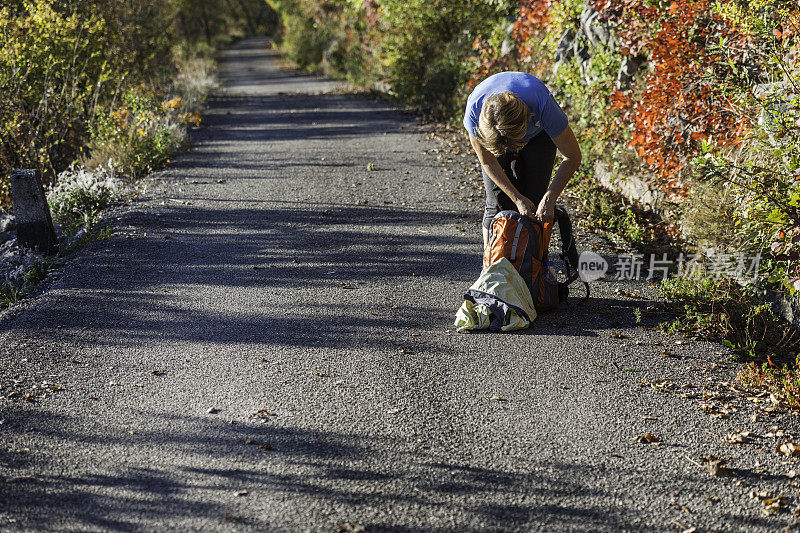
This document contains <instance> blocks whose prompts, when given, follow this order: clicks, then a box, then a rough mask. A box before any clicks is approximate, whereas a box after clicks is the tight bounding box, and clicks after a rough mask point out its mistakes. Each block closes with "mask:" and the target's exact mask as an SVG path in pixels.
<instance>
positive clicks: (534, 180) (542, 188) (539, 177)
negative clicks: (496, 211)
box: [512, 132, 578, 268]
mask: <svg viewBox="0 0 800 533" xmlns="http://www.w3.org/2000/svg"><path fill="white" fill-rule="evenodd" d="M555 160H556V145H555V144H554V143H553V140H552V139H551V138H550V136H549V135H547V134H546V133H545V132H542V133H540V134H539V135H537V136H536V137H534V138H533V139H531V140H530V141H528V143H527V144H526V145H525V147H524V148H523V149H522V150H521V151H520V157H519V159H518V160H517V162H516V164H515V165H512V166H514V167H515V168H514V169H513V170H514V171H515V172H516V173H517V176H518V179H519V181H521V182H522V183H524V185H523V186H524V187H525V192H522V190H520V192H522V194H524V195H526V196H527V197H528V198H530V199H531V201H532V202H533V203H535V204H537V206H538V204H539V202H541V201H542V197H543V196H544V193H546V192H547V188H548V187H549V186H550V180H551V178H552V175H553V167H554V166H555ZM555 222H556V223H557V224H558V230H559V233H560V235H561V245H562V250H561V251H562V254H564V256H565V257H566V260H567V261H569V263H570V266H571V267H573V268H577V266H578V251H577V249H576V247H575V237H574V235H573V233H572V222H571V221H570V219H569V214H568V213H567V211H566V209H564V208H563V207H556V212H555Z"/></svg>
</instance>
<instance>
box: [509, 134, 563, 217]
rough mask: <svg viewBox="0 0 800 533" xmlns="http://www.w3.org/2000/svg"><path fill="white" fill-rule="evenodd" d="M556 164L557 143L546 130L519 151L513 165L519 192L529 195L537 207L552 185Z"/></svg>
mask: <svg viewBox="0 0 800 533" xmlns="http://www.w3.org/2000/svg"><path fill="white" fill-rule="evenodd" d="M555 164H556V145H555V143H553V140H552V139H551V138H550V136H549V135H547V133H545V132H541V133H540V134H538V135H537V136H535V137H534V138H532V139H531V140H529V141H528V142H527V143H526V144H525V146H523V147H522V149H521V150H520V151H519V157H517V158H516V159H515V161H514V162H513V163H512V165H511V169H512V172H513V174H514V178H515V180H516V182H518V183H519V184H520V186H519V187H517V188H518V189H519V192H521V193H522V194H524V195H525V196H527V197H528V198H529V199H530V200H531V201H532V202H533V203H534V204H535V205H536V206H537V207H538V205H539V202H541V201H542V197H543V196H544V193H546V192H547V188H548V187H549V186H550V180H551V179H552V177H553V167H554V166H555Z"/></svg>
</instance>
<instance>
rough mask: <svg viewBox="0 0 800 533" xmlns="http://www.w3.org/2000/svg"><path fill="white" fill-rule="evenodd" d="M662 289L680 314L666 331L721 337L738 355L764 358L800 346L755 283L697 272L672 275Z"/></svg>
mask: <svg viewBox="0 0 800 533" xmlns="http://www.w3.org/2000/svg"><path fill="white" fill-rule="evenodd" d="M660 289H661V292H662V294H663V295H664V297H665V298H666V299H667V301H668V302H669V303H670V305H671V307H672V309H673V310H674V311H675V312H676V313H677V315H678V318H676V319H675V320H674V321H672V322H669V323H666V324H665V325H664V327H665V329H667V330H668V331H670V332H681V333H685V334H690V335H694V336H700V337H704V338H709V339H716V340H720V341H723V342H724V343H725V344H726V345H727V346H729V347H731V348H733V349H735V350H737V351H739V352H740V353H742V354H746V355H749V356H751V357H756V358H758V359H761V360H763V359H764V358H765V357H770V356H771V357H775V356H777V357H779V358H786V357H789V358H790V359H791V360H792V361H791V362H792V363H794V360H793V359H794V354H795V353H796V351H797V349H798V347H800V331H799V330H798V329H797V328H795V327H794V326H792V325H791V324H788V323H786V322H785V321H783V320H781V319H780V318H779V317H777V316H776V315H775V313H774V312H773V311H772V309H771V308H770V306H769V304H766V303H764V301H763V299H762V297H761V296H760V295H759V294H758V291H757V290H756V288H755V287H754V286H753V285H740V284H739V283H737V282H736V281H735V280H732V279H729V278H711V277H706V276H703V275H702V274H700V275H692V276H682V277H673V278H670V279H667V280H664V281H662V282H661V285H660Z"/></svg>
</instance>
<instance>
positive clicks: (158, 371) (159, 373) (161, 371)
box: [150, 370, 167, 376]
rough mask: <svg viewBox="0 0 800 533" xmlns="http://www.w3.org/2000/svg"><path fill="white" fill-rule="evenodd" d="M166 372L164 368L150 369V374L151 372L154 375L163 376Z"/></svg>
mask: <svg viewBox="0 0 800 533" xmlns="http://www.w3.org/2000/svg"><path fill="white" fill-rule="evenodd" d="M166 373H167V372H166V370H151V371H150V374H152V375H154V376H163V375H164V374H166Z"/></svg>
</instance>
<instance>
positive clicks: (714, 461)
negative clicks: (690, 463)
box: [700, 455, 728, 476]
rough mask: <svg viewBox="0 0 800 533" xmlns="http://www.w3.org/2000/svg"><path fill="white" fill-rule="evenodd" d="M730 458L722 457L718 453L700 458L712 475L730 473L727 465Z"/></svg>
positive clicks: (703, 465)
mask: <svg viewBox="0 0 800 533" xmlns="http://www.w3.org/2000/svg"><path fill="white" fill-rule="evenodd" d="M727 463H728V459H720V458H719V457H717V456H716V455H707V456H705V457H703V458H702V459H700V464H701V466H702V467H703V468H705V469H706V471H707V472H708V473H709V474H711V475H712V476H725V475H727V474H728V468H727V467H726V466H725V465H726V464H727Z"/></svg>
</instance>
